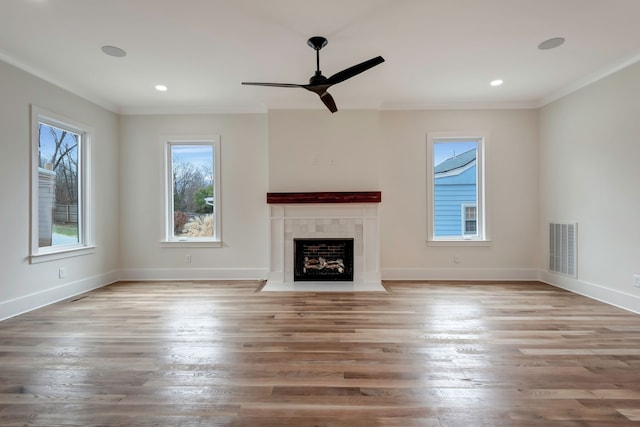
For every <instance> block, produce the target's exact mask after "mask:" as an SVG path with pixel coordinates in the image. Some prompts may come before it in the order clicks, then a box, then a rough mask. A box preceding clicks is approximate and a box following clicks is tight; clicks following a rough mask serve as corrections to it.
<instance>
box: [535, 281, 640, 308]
mask: <svg viewBox="0 0 640 427" xmlns="http://www.w3.org/2000/svg"><path fill="white" fill-rule="evenodd" d="M540 281H541V282H544V283H547V284H549V285H552V286H555V287H558V288H562V289H565V290H567V291H570V292H573V293H576V294H579V295H583V296H585V297H588V298H591V299H594V300H597V301H601V302H604V303H606V304H609V305H613V306H615V307H619V308H622V309H624V310H628V311H631V312H634V313H639V314H640V297H638V296H637V295H632V294H628V293H626V292H621V291H618V290H615V289H611V288H607V287H605V286H602V285H597V284H595V283H589V282H585V281H584V280H579V279H574V278H572V277H567V276H563V275H561V274H555V273H551V272H549V271H540Z"/></svg>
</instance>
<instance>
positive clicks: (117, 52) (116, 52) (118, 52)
mask: <svg viewBox="0 0 640 427" xmlns="http://www.w3.org/2000/svg"><path fill="white" fill-rule="evenodd" d="M102 51H103V52H104V53H105V54H107V55H109V56H115V57H116V58H122V57H123V56H127V52H125V51H124V50H122V49H120V48H119V47H116V46H102Z"/></svg>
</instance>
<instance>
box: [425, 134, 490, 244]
mask: <svg viewBox="0 0 640 427" xmlns="http://www.w3.org/2000/svg"><path fill="white" fill-rule="evenodd" d="M429 153H430V160H429V165H428V166H429V167H428V170H429V173H428V177H429V189H430V191H429V194H430V195H431V197H430V210H429V214H430V215H429V216H430V221H429V240H430V241H433V242H437V241H467V240H474V241H484V240H486V227H485V218H484V185H483V183H484V175H483V173H484V170H483V153H484V137H482V136H473V137H455V136H448V134H447V135H439V134H434V135H430V137H429Z"/></svg>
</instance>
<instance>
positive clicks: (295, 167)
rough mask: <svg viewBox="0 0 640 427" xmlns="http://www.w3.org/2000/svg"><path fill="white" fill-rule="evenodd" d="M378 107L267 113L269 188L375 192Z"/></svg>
mask: <svg viewBox="0 0 640 427" xmlns="http://www.w3.org/2000/svg"><path fill="white" fill-rule="evenodd" d="M379 115H380V113H379V112H378V111H371V110H367V111H364V110H345V111H339V112H337V113H334V114H331V113H330V112H329V111H328V110H302V111H293V110H273V111H270V112H269V191H271V192H287V191H377V190H378V189H379V188H378V187H379V183H378V167H379V152H380V128H379Z"/></svg>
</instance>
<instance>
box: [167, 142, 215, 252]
mask: <svg viewBox="0 0 640 427" xmlns="http://www.w3.org/2000/svg"><path fill="white" fill-rule="evenodd" d="M162 142H163V147H164V159H165V167H164V183H165V184H164V212H165V214H164V226H163V227H164V229H163V232H162V233H163V239H162V240H161V241H160V246H161V247H166V248H171V247H181V248H202V247H204V248H219V247H222V246H223V244H222V227H221V218H222V215H221V212H220V211H221V209H220V208H221V200H222V197H221V186H220V176H221V174H220V151H221V150H220V135H204V136H203V135H194V136H189V135H186V136H184V135H183V136H164V137H162ZM185 144H192V145H198V144H202V145H212V146H213V169H214V170H213V195H214V209H213V212H214V215H215V219H214V223H215V229H214V236H213V238H203V237H192V238H181V239H176V238H174V237H173V178H172V173H171V164H172V160H171V146H172V145H185Z"/></svg>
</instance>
